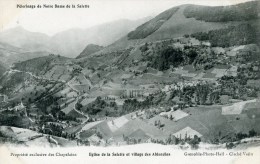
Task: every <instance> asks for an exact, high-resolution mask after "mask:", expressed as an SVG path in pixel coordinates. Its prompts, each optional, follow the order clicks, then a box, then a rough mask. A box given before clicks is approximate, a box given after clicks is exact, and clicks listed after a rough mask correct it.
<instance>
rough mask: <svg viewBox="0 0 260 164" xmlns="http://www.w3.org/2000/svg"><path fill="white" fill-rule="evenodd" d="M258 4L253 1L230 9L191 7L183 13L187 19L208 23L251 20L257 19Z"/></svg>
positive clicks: (222, 7)
mask: <svg viewBox="0 0 260 164" xmlns="http://www.w3.org/2000/svg"><path fill="white" fill-rule="evenodd" d="M258 3H259V2H257V1H252V2H247V3H242V4H238V5H233V6H229V7H225V6H216V7H209V6H195V5H190V6H187V7H186V8H185V9H184V12H183V13H184V15H185V16H186V17H187V18H195V19H197V20H203V21H206V22H227V21H242V20H251V19H256V18H257V15H258Z"/></svg>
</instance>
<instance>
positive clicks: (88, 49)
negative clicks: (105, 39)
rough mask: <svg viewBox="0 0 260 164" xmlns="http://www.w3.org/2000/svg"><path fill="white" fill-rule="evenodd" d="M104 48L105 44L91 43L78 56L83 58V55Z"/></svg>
mask: <svg viewBox="0 0 260 164" xmlns="http://www.w3.org/2000/svg"><path fill="white" fill-rule="evenodd" d="M103 48H104V47H103V46H99V45H95V44H89V45H87V46H86V48H85V49H84V50H83V51H82V52H81V53H80V54H79V56H77V57H76V58H82V57H85V56H88V55H91V54H93V53H95V52H98V51H100V50H102V49H103Z"/></svg>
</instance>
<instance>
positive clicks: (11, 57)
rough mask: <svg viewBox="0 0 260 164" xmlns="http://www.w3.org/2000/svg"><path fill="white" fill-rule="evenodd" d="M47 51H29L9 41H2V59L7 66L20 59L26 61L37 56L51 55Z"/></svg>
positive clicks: (0, 50)
mask: <svg viewBox="0 0 260 164" xmlns="http://www.w3.org/2000/svg"><path fill="white" fill-rule="evenodd" d="M49 54H50V53H49V52H46V51H28V50H25V49H22V48H18V47H15V46H12V45H9V44H7V43H3V42H0V60H1V61H2V62H3V63H5V64H6V65H7V66H11V65H12V64H13V63H16V62H19V61H26V60H29V59H33V58H36V57H42V56H47V55H49Z"/></svg>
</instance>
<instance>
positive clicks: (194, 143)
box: [151, 134, 201, 149]
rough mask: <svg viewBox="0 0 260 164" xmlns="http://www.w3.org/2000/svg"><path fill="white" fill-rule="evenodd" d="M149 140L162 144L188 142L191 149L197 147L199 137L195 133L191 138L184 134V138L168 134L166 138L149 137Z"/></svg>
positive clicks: (199, 140)
mask: <svg viewBox="0 0 260 164" xmlns="http://www.w3.org/2000/svg"><path fill="white" fill-rule="evenodd" d="M151 142H152V143H159V144H163V145H179V144H181V145H183V144H185V143H188V144H189V145H190V146H191V148H192V149H198V145H199V143H200V142H201V139H200V138H199V137H198V136H197V135H194V136H193V138H192V137H190V136H187V134H186V135H185V136H184V138H180V137H176V136H174V135H171V134H170V135H169V137H168V138H167V139H166V140H158V139H151Z"/></svg>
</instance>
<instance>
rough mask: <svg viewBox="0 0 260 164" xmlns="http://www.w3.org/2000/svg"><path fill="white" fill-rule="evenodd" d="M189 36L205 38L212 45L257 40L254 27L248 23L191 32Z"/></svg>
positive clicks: (239, 43) (237, 43)
mask: <svg viewBox="0 0 260 164" xmlns="http://www.w3.org/2000/svg"><path fill="white" fill-rule="evenodd" d="M191 36H192V37H194V38H196V39H198V40H201V41H206V40H207V41H209V42H210V43H211V45H212V46H213V47H216V46H219V47H230V46H235V45H244V44H251V43H256V42H257V37H256V36H257V35H256V29H255V28H253V27H252V26H251V25H250V24H241V25H238V26H229V27H228V28H224V29H218V30H211V31H209V32H198V33H194V34H191Z"/></svg>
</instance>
